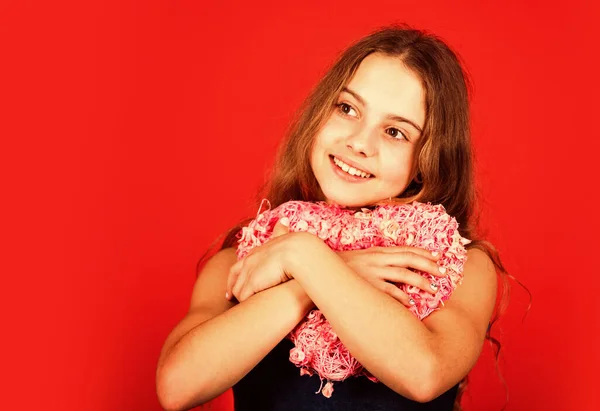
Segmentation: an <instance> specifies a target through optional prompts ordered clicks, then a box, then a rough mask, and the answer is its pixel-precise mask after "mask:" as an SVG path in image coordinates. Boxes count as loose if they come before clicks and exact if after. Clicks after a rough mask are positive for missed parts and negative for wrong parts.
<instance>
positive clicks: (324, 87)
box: [157, 27, 503, 411]
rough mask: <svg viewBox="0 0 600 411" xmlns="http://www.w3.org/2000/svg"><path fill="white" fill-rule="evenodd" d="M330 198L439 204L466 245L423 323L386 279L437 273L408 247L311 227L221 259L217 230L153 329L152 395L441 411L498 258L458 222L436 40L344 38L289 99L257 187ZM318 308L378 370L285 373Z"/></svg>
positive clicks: (453, 84)
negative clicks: (162, 328) (186, 294)
mask: <svg viewBox="0 0 600 411" xmlns="http://www.w3.org/2000/svg"><path fill="white" fill-rule="evenodd" d="M264 197H266V198H267V199H268V200H269V201H270V203H271V205H272V207H276V206H278V205H280V204H282V203H284V202H286V201H289V200H302V201H326V202H329V203H335V204H338V205H341V206H345V207H351V208H360V207H369V206H374V205H376V204H378V203H380V202H382V201H395V202H403V203H408V202H412V201H420V202H431V203H434V204H442V205H443V206H444V207H445V208H446V210H447V212H448V214H450V215H451V216H453V217H455V218H456V220H457V221H458V223H459V225H460V234H461V235H462V236H463V237H466V238H469V239H471V240H473V242H472V243H471V244H470V245H469V251H468V260H467V262H466V264H465V267H464V272H463V275H464V278H463V282H462V285H460V286H459V287H458V288H457V289H456V290H455V292H454V293H453V295H452V297H451V298H450V300H448V302H447V303H446V305H445V306H444V307H443V308H441V309H440V310H437V311H436V312H434V313H433V314H431V315H430V316H428V317H427V318H425V319H424V320H423V321H419V320H418V319H416V318H415V317H414V316H413V315H412V314H411V313H410V312H409V310H408V308H407V307H409V306H410V304H411V303H414V302H411V300H410V299H409V298H408V296H407V295H406V294H404V293H403V292H401V291H400V290H399V289H398V288H397V287H396V286H394V285H393V283H406V284H412V285H415V286H417V287H419V288H421V289H423V290H427V291H428V292H431V293H435V292H436V289H435V287H431V286H430V284H429V283H428V282H427V281H426V280H425V279H424V278H423V277H422V276H420V275H418V274H416V273H414V272H413V271H412V270H413V269H416V270H421V271H425V272H428V273H431V274H432V275H437V276H439V275H441V273H440V272H439V271H438V265H437V264H436V259H437V258H438V257H436V256H434V255H432V254H431V253H430V252H428V251H425V250H422V249H418V248H413V247H391V248H371V249H367V250H360V251H351V252H344V253H336V252H334V251H332V250H331V249H329V248H328V247H327V246H326V245H325V244H324V243H323V242H322V241H321V240H320V239H319V238H318V237H316V236H313V235H311V234H308V233H297V232H296V233H288V232H287V229H286V227H285V226H284V224H278V225H277V226H276V229H275V230H276V235H277V237H276V238H273V239H272V240H271V241H269V242H268V243H266V244H264V245H262V246H260V247H258V248H256V249H255V250H253V252H252V253H251V254H250V255H249V256H248V257H246V258H244V259H242V260H240V261H239V262H238V261H237V260H236V255H235V244H236V235H237V234H238V232H239V230H240V228H241V227H242V226H243V225H240V226H238V227H235V228H234V229H232V230H231V231H230V233H229V235H228V237H227V238H226V240H225V241H224V244H223V247H222V250H221V251H220V252H218V253H217V254H216V255H215V256H213V257H212V258H211V259H210V260H209V261H208V262H207V263H206V265H205V266H204V268H203V269H202V271H201V273H200V275H199V277H198V279H197V281H196V284H195V286H194V290H193V293H192V299H191V305H190V310H189V313H188V314H187V315H186V317H185V318H184V319H183V320H181V322H180V323H179V324H178V325H177V326H176V327H175V329H174V330H173V331H172V332H171V334H170V335H169V337H168V338H167V340H166V342H165V344H164V347H163V350H162V353H161V356H160V359H159V363H158V369H157V392H158V396H159V400H160V402H161V404H162V405H163V406H164V408H165V409H167V410H185V409H189V408H192V407H194V406H196V405H199V404H202V403H204V402H206V401H208V400H210V399H212V398H214V397H216V396H218V395H219V394H221V393H223V392H224V391H226V390H227V389H229V388H230V387H233V392H234V402H235V409H236V411H239V410H261V411H267V410H317V409H327V410H400V409H402V410H452V409H453V406H454V404H455V402H457V400H458V399H459V398H458V397H459V396H458V395H457V394H458V386H459V383H460V382H461V381H462V380H463V379H465V377H466V375H467V373H468V372H469V370H470V369H471V368H472V367H473V365H474V364H475V362H476V361H477V358H478V356H479V354H480V351H481V348H482V344H483V342H484V340H485V338H486V337H487V338H489V335H488V331H489V329H488V326H489V325H490V319H491V316H492V312H493V310H494V305H495V301H496V283H497V282H496V269H499V270H500V271H501V272H503V269H502V266H501V265H500V263H499V261H498V259H497V254H496V253H495V251H494V250H493V248H491V247H490V246H488V245H487V244H486V243H483V242H481V241H476V238H475V233H474V231H473V224H474V223H473V212H474V208H475V204H474V200H475V195H474V177H473V174H472V158H471V144H470V133H469V107H468V92H467V85H466V79H465V75H464V73H463V70H462V69H461V66H460V64H459V62H458V59H457V57H456V55H455V54H454V53H453V52H452V51H451V50H450V49H449V48H448V46H446V45H445V44H444V43H443V42H442V41H440V40H439V39H437V38H436V37H434V36H431V35H429V34H425V33H423V32H420V31H417V30H412V29H408V28H403V27H392V28H386V29H383V30H380V31H377V32H375V33H373V34H371V35H369V36H367V37H365V38H363V39H362V40H360V41H359V42H357V43H356V44H354V45H353V46H351V47H350V48H348V49H347V50H346V51H345V52H344V53H343V54H342V56H341V57H340V58H339V60H338V61H337V62H336V63H335V64H334V66H333V67H332V68H331V69H330V70H329V72H328V73H327V74H326V75H325V76H324V78H323V79H322V80H321V81H320V82H319V84H318V85H317V86H316V88H315V90H314V91H313V92H312V94H311V95H310V97H309V98H308V99H307V100H306V102H305V104H304V106H303V107H302V108H301V111H300V115H299V116H298V117H297V119H296V121H295V123H294V124H293V126H292V127H291V129H290V131H289V135H288V138H287V139H286V140H285V142H284V144H283V146H282V148H281V150H280V152H279V154H278V157H277V161H276V164H275V168H274V170H273V173H272V176H271V181H270V184H269V186H268V190H267V193H266V194H265V196H264ZM315 306H316V307H318V308H319V309H320V310H321V311H322V312H323V314H324V315H325V317H326V318H327V319H328V321H329V322H330V323H331V324H332V326H333V328H334V330H335V331H336V333H337V334H338V336H339V338H340V339H341V341H342V342H343V343H344V345H345V346H346V347H347V348H348V350H349V351H350V352H351V353H352V354H353V355H354V357H355V358H356V359H357V360H358V361H359V362H360V363H361V364H362V365H363V366H364V367H365V368H366V369H367V370H368V371H369V372H370V373H371V374H372V375H374V376H375V377H376V378H377V379H378V380H379V381H380V382H379V383H373V382H371V381H369V380H368V379H367V378H365V377H358V378H349V379H347V380H345V381H343V382H338V383H336V385H335V390H336V391H335V394H334V395H333V396H332V397H331V398H325V397H324V396H322V395H315V394H314V392H315V391H317V390H318V389H319V385H320V380H319V378H318V376H312V377H308V376H300V373H299V370H298V368H296V367H295V366H294V365H293V364H291V363H290V362H289V360H288V358H289V350H290V348H292V345H291V343H290V342H289V341H288V340H287V339H285V337H286V335H287V334H288V333H289V332H290V331H291V330H292V329H293V328H294V327H295V326H296V325H297V324H298V323H299V322H300V321H301V320H302V319H303V317H304V316H305V315H306V314H307V313H308V312H309V311H310V310H311V309H312V308H313V307H315Z"/></svg>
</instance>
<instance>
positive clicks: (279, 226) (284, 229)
mask: <svg viewBox="0 0 600 411" xmlns="http://www.w3.org/2000/svg"><path fill="white" fill-rule="evenodd" d="M289 225H290V221H289V220H288V218H287V217H283V218H281V219H280V220H279V221H277V223H276V224H275V227H274V228H273V236H272V237H271V238H275V237H279V236H281V235H284V234H287V233H289V232H290V229H289Z"/></svg>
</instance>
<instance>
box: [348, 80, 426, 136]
mask: <svg viewBox="0 0 600 411" xmlns="http://www.w3.org/2000/svg"><path fill="white" fill-rule="evenodd" d="M342 91H344V92H346V93H348V94H351V95H352V97H354V98H355V99H357V100H358V101H359V103H360V104H362V105H363V106H365V107H366V106H367V103H366V102H365V99H364V98H362V97H361V96H360V95H359V94H358V93H357V92H356V91H352V90H350V89H349V88H348V87H344V88H343V89H342ZM387 118H388V119H390V120H394V121H400V122H403V123H408V124H410V125H411V126H413V127H414V128H415V129H416V130H418V131H419V133H421V134H423V130H422V129H421V127H419V126H418V125H417V124H416V123H415V122H414V121H412V120H409V119H407V118H406V117H402V116H397V115H395V114H388V115H387Z"/></svg>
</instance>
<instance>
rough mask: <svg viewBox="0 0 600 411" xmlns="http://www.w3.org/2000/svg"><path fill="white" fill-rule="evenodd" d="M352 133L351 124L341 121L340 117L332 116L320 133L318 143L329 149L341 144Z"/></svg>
mask: <svg viewBox="0 0 600 411" xmlns="http://www.w3.org/2000/svg"><path fill="white" fill-rule="evenodd" d="M351 131H352V130H351V125H350V124H349V122H347V121H344V120H343V119H340V118H339V116H335V115H332V116H331V118H329V120H327V122H326V123H325V124H324V125H323V127H322V128H321V130H320V131H319V134H318V135H317V140H316V141H317V142H318V143H319V144H320V145H321V146H325V147H328V146H331V145H334V144H337V143H339V142H340V140H342V139H343V138H344V136H347V135H348V134H349V133H351Z"/></svg>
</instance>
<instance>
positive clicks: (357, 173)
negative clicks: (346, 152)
mask: <svg viewBox="0 0 600 411" xmlns="http://www.w3.org/2000/svg"><path fill="white" fill-rule="evenodd" d="M333 162H334V163H335V164H337V166H338V167H340V168H341V169H342V170H344V171H345V172H346V173H348V174H350V175H353V176H360V177H362V178H369V177H371V174H368V173H365V172H364V171H360V170H357V169H356V168H354V167H350V166H349V165H348V164H346V163H344V162H343V161H341V160H338V159H337V158H336V157H333Z"/></svg>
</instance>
